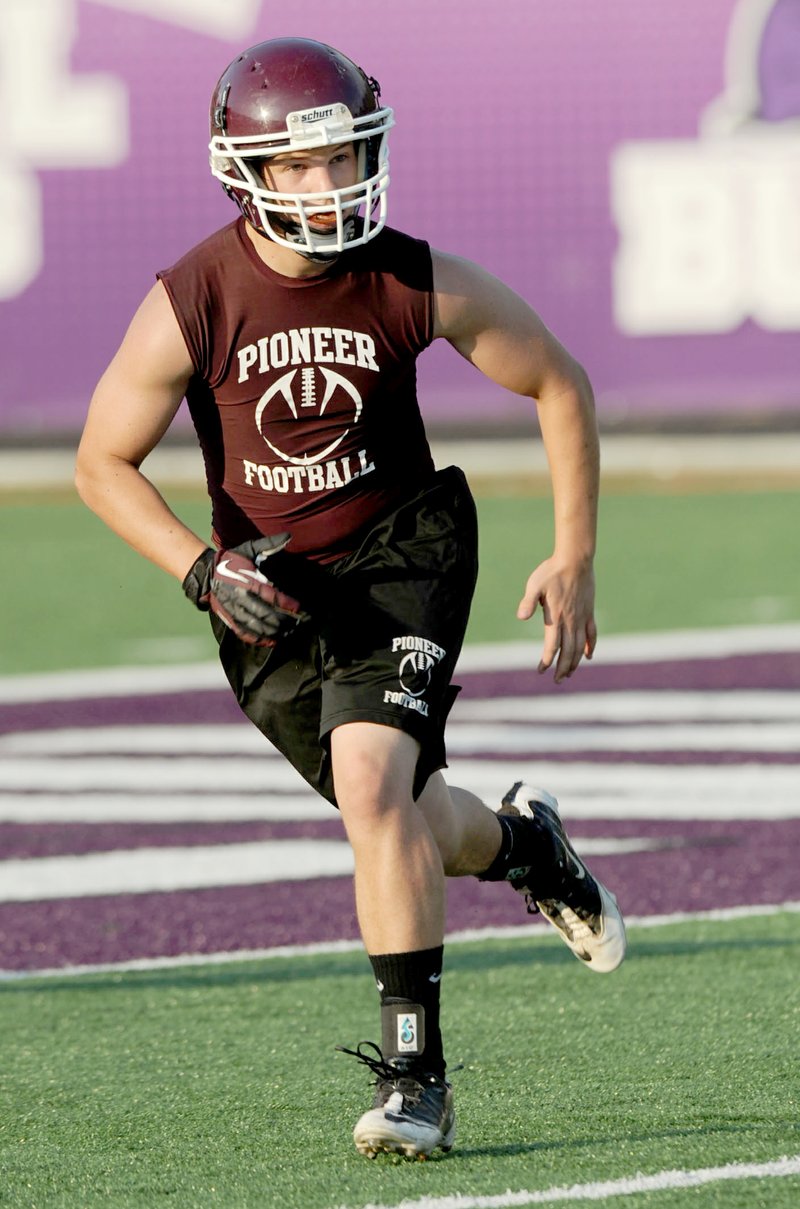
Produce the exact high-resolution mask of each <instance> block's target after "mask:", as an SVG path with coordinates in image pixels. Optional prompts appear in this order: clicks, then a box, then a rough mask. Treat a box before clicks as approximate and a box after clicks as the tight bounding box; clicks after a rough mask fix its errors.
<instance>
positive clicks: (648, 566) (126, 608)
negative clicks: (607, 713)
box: [0, 491, 800, 675]
mask: <svg viewBox="0 0 800 1209" xmlns="http://www.w3.org/2000/svg"><path fill="white" fill-rule="evenodd" d="M170 500H171V502H172V503H173V506H174V507H175V509H176V511H177V512H178V513H179V514H180V515H181V517H182V518H183V519H184V520H186V522H187V523H188V524H190V525H192V526H193V527H195V528H196V529H197V530H198V532H200V533H201V534H206V533H207V532H208V507H207V504H206V502H205V500H201V499H200V498H199V497H198V496H196V495H195V496H192V495H181V494H177V495H173V496H171V497H170ZM478 503H479V511H480V519H481V565H482V569H481V576H480V580H479V584H478V591H477V596H476V600H475V605H474V610H473V618H472V623H471V627H470V631H469V635H468V640H469V641H473V642H485V641H501V640H507V639H521V638H524V637H526V636H527V635H528V634H531V636H532V638H534V639H535V640H536V641H538V635H539V633H540V628H539V622H538V620H535V621H534V622H532V623H531V624H530V625H527V626H526V625H525V624H524V623H521V622H519V621H517V619H516V616H515V612H516V606H517V603H518V601H519V598H520V596H521V595H522V590H523V587H524V584H525V580H526V578H527V576H528V574H529V572H530V571H531V570H532V569H533V567H534V566H535V565H536V563H537V562H539V561H540V560H541V559H542V558H544V557H546V556H547V554H549V542H550V540H551V538H550V534H551V522H550V505H549V502H548V501H547V500H546V499H530V498H527V499H526V498H519V497H514V496H512V497H504V498H484V497H480V498H479V501H478ZM796 513H797V496H796V494H795V493H792V492H788V491H783V492H781V491H776V492H748V491H741V492H725V493H720V494H707V493H697V494H693V495H672V494H668V493H663V492H658V493H644V494H635V495H633V494H631V495H626V494H621V495H607V496H606V498H605V500H604V503H603V508H602V520H601V531H600V548H599V553H598V560H597V570H598V624H599V627H600V632H601V635H602V634H603V633H605V634H613V633H634V632H640V631H645V630H674V629H681V628H686V627H714V626H724V625H736V624H740V625H742V624H743V625H749V624H764V623H772V622H781V621H796V620H800V577H798V574H797V554H798V550H797V519H796ZM0 558H1V559H2V565H3V566H4V567H6V568H8V567H15V566H16V567H21V568H24V571H25V574H24V576H23V575H21V574H19V573H18V574H15V575H14V576H13V577H11V578H9V579H7V581H6V590H5V592H4V593H3V596H2V601H1V602H0V623H1V624H2V633H3V635H4V636H5V641H4V642H3V644H2V649H1V650H0V675H8V674H12V673H19V672H28V671H52V670H57V669H68V668H76V667H99V666H106V665H110V664H120V663H122V664H157V663H175V662H180V661H181V660H196V659H209V658H213V657H214V644H213V641H212V639H211V636H210V633H209V631H208V625H207V623H206V621H205V619H204V618H202V617H200V616H198V615H197V614H195V613H193V612H192V610H191V606H190V605H188V604H187V603H186V602H185V601H184V599H183V597H182V595H181V592H180V589H179V588H178V587H177V585H176V584H175V583H174V582H173V581H172V580H170V579H168V578H167V577H166V576H165V575H164V574H163V573H162V572H161V571H159V570H157V569H156V568H155V567H152V566H150V565H149V564H148V563H147V562H145V560H143V559H142V558H140V557H139V556H137V555H136V554H134V553H133V552H132V551H130V550H129V549H128V548H127V547H125V546H124V545H123V544H122V542H120V540H119V539H118V538H116V537H115V536H114V535H113V534H112V533H110V532H109V531H108V530H107V529H106V528H105V527H104V526H103V525H102V524H101V522H100V521H99V520H97V518H96V517H94V516H92V515H91V514H90V513H89V512H88V511H87V510H86V508H84V507H83V505H82V504H80V503H79V502H78V501H77V499H75V498H74V497H69V496H60V495H55V494H54V495H50V496H48V495H46V494H45V495H43V496H42V497H41V498H40V499H39V500H37V501H35V502H33V501H31V500H28V501H27V502H19V501H17V502H14V503H10V502H5V503H2V502H1V501H0Z"/></svg>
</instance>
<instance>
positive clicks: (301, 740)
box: [211, 466, 478, 805]
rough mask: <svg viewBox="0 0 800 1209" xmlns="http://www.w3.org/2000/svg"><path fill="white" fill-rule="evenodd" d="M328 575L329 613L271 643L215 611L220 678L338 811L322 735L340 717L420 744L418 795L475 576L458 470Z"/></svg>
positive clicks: (445, 704)
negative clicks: (240, 633) (258, 643)
mask: <svg viewBox="0 0 800 1209" xmlns="http://www.w3.org/2000/svg"><path fill="white" fill-rule="evenodd" d="M325 571H326V572H329V573H330V574H331V575H332V576H333V580H332V581H331V582H332V584H333V587H334V589H335V593H336V594H337V602H338V604H337V607H336V609H335V610H333V613H332V616H331V617H330V618H325V619H324V620H322V621H319V620H318V621H314V622H308V623H306V624H304V625H301V626H299V627H298V629H297V630H296V631H295V632H294V633H293V634H292V635H291V636H290V637H288V638H285V639H282V640H281V641H280V642H279V643H278V644H277V646H275V647H253V646H248V645H247V644H246V643H243V642H241V641H240V640H239V639H238V638H237V637H236V636H235V635H234V634H233V633H232V632H231V631H230V630H228V629H227V628H226V627H225V626H224V625H223V623H222V622H221V621H219V619H218V618H217V617H215V616H214V614H212V615H211V622H212V626H213V628H214V633H215V636H216V638H217V641H218V643H219V648H220V659H221V661H222V666H223V667H224V669H225V674H226V676H227V677H228V680H229V682H230V684H231V687H232V689H233V691H234V693H235V694H236V698H237V700H238V702H239V705H240V706H241V708H242V710H243V711H244V713H245V714H246V715H247V717H248V718H249V719H250V720H251V722H253V723H254V724H255V725H256V726H257V727H258V729H259V730H260V731H261V732H262V733H263V734H264V735H266V737H267V738H268V739H270V740H271V742H272V743H274V745H275V746H276V747H277V748H278V750H279V751H281V752H282V753H283V754H284V755H285V756H286V757H287V759H288V760H289V761H290V763H291V764H293V765H294V767H295V768H296V769H297V771H298V772H299V773H300V774H301V776H303V777H304V778H305V780H306V781H307V782H308V783H309V784H310V785H312V786H313V787H314V788H315V789H316V790H318V791H319V793H321V794H322V795H323V797H326V798H327V799H328V800H329V801H330V802H332V803H333V804H334V805H336V797H335V794H334V789H333V777H332V770H331V760H330V750H329V742H328V736H329V735H330V732H331V731H332V730H333V729H334V727H336V726H340V725H341V724H342V723H344V722H377V723H381V724H382V725H385V726H393V727H396V728H397V729H399V730H402V731H406V732H407V733H408V734H410V735H412V736H413V737H414V738H415V739H417V740H418V742H419V744H420V756H419V760H418V764H417V769H416V775H415V780H414V794H415V796H419V794H420V793H421V792H422V790H423V789H424V787H425V783H426V781H427V780H428V778H429V777H430V775H431V773H433V772H434V771H435V770H436V769H438V768H443V767H444V766H445V764H446V757H445V745H444V726H445V721H446V718H447V715H448V713H449V711H450V707H451V705H452V703H453V701H454V700H455V697H456V695H457V693H458V688H456V687H455V686H453V685H451V683H450V681H451V678H452V675H453V670H454V668H455V665H456V660H457V659H458V655H459V652H460V650H461V644H462V642H463V638H464V631H465V630H466V626H467V620H468V617H469V610H470V605H471V602H472V595H473V592H474V589H475V580H476V577H477V571H478V542H477V523H476V516H475V505H474V502H473V499H472V495H471V494H470V490H469V487H468V486H467V482H466V479H465V478H464V475H463V473H462V472H461V470H459V469H458V468H457V467H455V466H451V467H448V469H446V470H442V471H438V472H437V473H436V474H435V475H434V477H433V479H432V480H431V483H430V484H429V486H427V487H426V488H425V489H424V490H423V491H421V492H420V493H419V494H417V495H415V496H414V497H413V498H411V499H409V500H408V502H407V503H405V504H403V505H401V507H399V508H398V509H396V511H394V512H392V513H390V514H389V515H388V516H385V517H384V518H383V519H382V520H380V521H379V522H378V523H377V524H376V525H375V526H374V528H373V529H372V530H371V531H370V532H369V533H368V534H367V536H366V537H365V538H364V540H363V541H362V542H361V544H360V546H359V548H358V549H357V550H355V551H354V552H353V553H352V554H348V555H347V556H346V557H345V558H342V559H340V560H339V561H338V562H336V563H334V564H332V565H330V566H328V567H326V568H325ZM301 603H303V602H302V601H301ZM309 607H310V606H309Z"/></svg>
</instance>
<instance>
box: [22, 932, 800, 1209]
mask: <svg viewBox="0 0 800 1209" xmlns="http://www.w3.org/2000/svg"><path fill="white" fill-rule="evenodd" d="M631 942H632V943H631V952H630V959H629V961H628V962H626V964H625V965H624V966H623V967H622V969H621V970H620V971H619V973H617V974H616V975H615V976H614V977H613V978H609V979H605V978H598V977H594V976H592V975H591V974H590V973H589V972H588V971H586V970H582V969H581V968H579V966H578V965H577V963H576V962H575V961H574V959H573V958H572V957H571V956H570V955H569V954H568V953H567V952H566V950H565V949H564V948H563V946H562V945H561V944H560V942H559V940H558V939H557V938H556V937H555V936H551V935H550V933H549V932H547V933H545V932H544V931H542V932H541V933H539V932H537V933H536V934H535V936H534V937H533V938H531V937H524V938H519V939H514V940H504V941H499V940H495V941H491V940H487V941H482V942H480V943H462V944H453V945H451V946H450V948H449V950H448V961H447V965H446V972H445V980H446V985H447V994H446V996H445V1008H444V1026H445V1028H446V1030H447V1033H448V1036H449V1053H450V1055H451V1063H452V1064H455V1063H457V1062H463V1064H464V1067H463V1069H462V1070H460V1071H456V1072H454V1073H453V1074H452V1078H453V1081H454V1085H455V1088H456V1095H457V1105H458V1114H459V1132H458V1137H457V1143H456V1147H455V1149H454V1150H453V1152H452V1153H451V1154H450V1155H449V1156H447V1157H445V1156H439V1157H438V1158H435V1159H433V1160H431V1161H430V1162H428V1163H414V1162H408V1161H401V1160H399V1159H394V1158H390V1157H388V1156H385V1157H382V1158H379V1159H376V1160H375V1161H374V1162H369V1161H368V1160H366V1159H363V1158H361V1157H359V1156H358V1155H357V1154H356V1152H355V1150H354V1149H353V1147H352V1143H351V1141H350V1130H351V1128H352V1125H353V1123H354V1121H355V1119H356V1117H357V1116H359V1115H360V1113H361V1111H363V1109H364V1108H365V1107H367V1100H368V1094H369V1093H368V1086H367V1080H368V1075H367V1072H366V1070H365V1068H362V1067H360V1066H359V1065H358V1064H357V1063H356V1062H355V1061H354V1060H353V1059H351V1058H348V1057H346V1056H344V1055H342V1054H338V1053H336V1052H334V1046H335V1045H337V1044H346V1045H349V1046H352V1045H353V1044H354V1043H355V1042H357V1041H358V1040H360V1039H362V1038H365V1037H370V1036H371V1034H372V1030H373V1028H374V1003H373V996H372V995H370V993H369V987H368V982H369V979H368V978H367V977H366V974H367V965H366V958H365V957H364V956H363V955H362V954H360V953H356V952H354V953H344V954H337V955H330V956H325V957H320V956H316V957H312V956H308V957H300V958H295V959H292V960H291V961H290V960H287V959H284V958H273V959H269V960H262V961H253V962H250V963H241V964H232V965H224V966H209V965H206V966H201V967H195V968H191V967H189V968H178V969H169V970H161V971H158V972H140V973H135V974H127V975H121V974H118V973H113V974H95V975H90V976H83V977H77V978H59V979H57V980H55V981H54V980H52V979H49V980H45V979H34V980H32V981H28V980H25V981H22V982H12V983H6V984H4V985H2V987H1V988H0V1070H2V1072H3V1073H2V1098H3V1105H2V1112H0V1204H1V1205H7V1206H13V1207H14V1209H17V1207H20V1209H21V1207H22V1206H25V1207H26V1209H28V1207H30V1209H33V1207H34V1206H36V1207H37V1209H38V1207H45V1206H46V1207H48V1209H49V1207H53V1209H55V1207H58V1209H93V1207H95V1206H96V1207H97V1209H123V1207H124V1209H154V1207H156V1206H161V1205H165V1206H166V1205H172V1206H175V1207H176V1209H195V1207H196V1209H206V1207H207V1206H210V1205H214V1206H220V1207H223V1206H224V1207H230V1209H249V1207H252V1209H271V1207H273V1206H274V1207H275V1209H278V1207H280V1209H324V1207H333V1206H340V1205H341V1206H348V1207H357V1206H358V1207H360V1206H365V1205H368V1204H375V1205H382V1206H383V1205H385V1206H396V1205H397V1204H398V1203H399V1202H401V1201H404V1200H410V1201H411V1202H412V1203H413V1204H423V1205H425V1206H428V1207H429V1209H435V1205H436V1202H435V1200H432V1199H431V1200H424V1201H422V1202H420V1201H419V1200H418V1198H422V1197H427V1198H436V1197H445V1196H453V1195H454V1194H456V1193H458V1194H460V1195H461V1196H462V1197H467V1196H469V1197H474V1196H476V1195H479V1194H482V1195H484V1196H486V1197H498V1196H500V1195H501V1194H503V1193H504V1192H505V1191H506V1190H511V1191H512V1192H514V1191H516V1192H519V1191H520V1190H528V1191H535V1190H543V1189H548V1188H551V1187H553V1186H564V1185H567V1186H571V1185H572V1184H585V1183H586V1184H592V1183H596V1182H597V1181H603V1180H617V1179H623V1178H629V1177H632V1176H634V1175H636V1174H637V1173H643V1174H655V1173H659V1172H664V1171H672V1170H675V1169H689V1170H694V1169H698V1168H707V1167H715V1166H721V1165H725V1164H731V1163H737V1162H741V1161H743V1160H746V1161H747V1162H748V1163H758V1162H765V1161H769V1160H775V1159H778V1158H780V1157H782V1156H785V1155H797V1154H798V1153H800V1113H798V1108H799V1107H800V1106H799V1105H798V1090H799V1089H798V1080H797V1037H798V1012H799V1011H800V1002H798V996H797V968H798V960H797V959H798V933H797V916H796V915H790V914H784V915H774V916H760V917H759V916H756V917H751V918H747V919H742V920H738V921H735V922H734V921H727V922H710V921H705V922H695V923H684V924H671V925H668V926H660V927H649V928H641V927H639V928H634V929H632V936H631ZM767 988H768V989H769V993H768V994H766V993H765V991H766V989H767ZM489 1003H490V1004H491V1007H490V1008H488V1009H487V1010H483V1008H482V1006H481V1005H482V1004H489ZM472 1203H473V1202H472V1201H470V1204H472ZM502 1203H503V1202H502V1200H501V1201H496V1200H490V1201H487V1202H486V1204H487V1206H489V1207H491V1206H492V1205H495V1204H496V1205H502ZM506 1203H508V1204H509V1205H511V1204H524V1203H526V1202H525V1201H523V1200H519V1199H518V1200H515V1201H508V1202H506ZM570 1203H572V1202H570ZM605 1203H609V1202H605ZM613 1203H614V1204H615V1205H624V1206H625V1207H626V1209H643V1207H644V1206H648V1207H657V1209H685V1207H690V1209H707V1207H711V1206H714V1207H715V1209H716V1207H724V1209H734V1207H737V1209H756V1207H759V1206H769V1207H770V1209H795V1207H796V1206H797V1205H798V1204H800V1175H799V1176H790V1177H788V1178H782V1179H772V1180H770V1179H763V1180H753V1179H751V1180H743V1181H731V1182H727V1183H721V1182H716V1183H711V1184H708V1185H706V1186H705V1187H699V1188H696V1189H693V1190H691V1191H690V1192H689V1191H687V1190H682V1191H681V1190H673V1191H669V1190H665V1191H659V1192H648V1193H643V1194H637V1195H631V1196H626V1197H624V1198H616V1199H614V1201H613ZM458 1204H459V1202H458V1201H456V1200H452V1201H448V1202H447V1203H446V1209H457V1205H458Z"/></svg>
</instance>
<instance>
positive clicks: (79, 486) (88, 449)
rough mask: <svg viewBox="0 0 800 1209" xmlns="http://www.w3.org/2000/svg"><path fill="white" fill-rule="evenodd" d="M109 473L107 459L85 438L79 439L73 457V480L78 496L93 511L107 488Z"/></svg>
mask: <svg viewBox="0 0 800 1209" xmlns="http://www.w3.org/2000/svg"><path fill="white" fill-rule="evenodd" d="M110 475H111V469H110V465H109V460H108V459H107V458H104V457H102V456H101V455H100V454H99V453H98V452H97V451H96V450H95V449H93V448H92V446H91V445H89V444H88V443H87V442H86V441H85V440H84V441H81V444H80V446H79V447H78V453H77V456H76V458H75V473H74V480H73V481H74V483H75V490H76V491H77V493H78V495H79V497H80V498H81V500H82V501H83V502H84V504H86V506H87V508H91V510H92V511H93V512H96V511H97V504H98V501H99V500H100V498H101V497H102V496H103V495H104V494H105V493H106V492H107V490H108V485H109V479H110Z"/></svg>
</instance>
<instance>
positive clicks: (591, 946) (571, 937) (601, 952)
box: [497, 781, 627, 974]
mask: <svg viewBox="0 0 800 1209" xmlns="http://www.w3.org/2000/svg"><path fill="white" fill-rule="evenodd" d="M497 813H498V814H513V815H518V816H519V817H520V818H525V819H530V820H531V824H532V826H534V827H536V828H537V829H538V832H539V835H538V837H537V847H542V848H544V850H545V851H547V848H549V849H550V851H551V852H552V864H550V866H549V867H546V866H542V867H539V868H536V869H535V870H534V869H525V870H524V871H523V870H520V874H521V876H519V877H512V878H511V879H510V880H511V885H512V886H513V887H514V889H515V890H517V891H518V892H519V893H520V894H524V896H525V901H526V903H527V905H528V911H529V912H530V913H531V914H533V915H535V914H536V912H537V911H540V912H541V913H542V915H543V916H544V918H545V919H546V920H547V921H548V922H549V923H551V924H552V925H553V927H554V928H557V929H558V931H559V933H560V934H561V938H562V940H563V941H564V942H565V943H566V944H567V945H568V947H569V948H570V949H571V950H572V952H573V953H574V954H575V956H576V957H577V958H579V960H580V961H583V962H585V964H586V965H587V966H588V967H589V969H590V970H595V971H596V972H597V973H598V974H610V973H611V971H612V970H616V968H617V966H618V965H620V964H621V962H622V959H623V958H624V956H625V948H626V943H627V942H626V939H625V924H624V922H623V919H622V915H621V913H620V910H619V907H618V906H617V900H616V899H615V897H614V895H613V894H612V893H611V891H610V890H607V889H606V888H605V886H604V885H603V884H602V883H601V882H599V881H597V880H596V878H594V877H592V875H591V873H590V872H589V870H588V869H587V868H586V866H585V865H584V863H583V861H582V860H581V859H580V857H579V856H578V854H577V853H576V851H575V849H574V848H573V847H572V844H571V843H570V842H569V838H568V836H567V833H566V831H565V830H564V825H563V823H562V822H561V816H560V815H559V813H558V802H557V801H556V799H555V798H554V797H553V795H552V794H550V793H548V792H547V791H546V790H545V789H531V788H530V787H529V786H528V785H523V783H522V782H521V781H517V783H516V785H513V786H512V787H511V789H510V790H509V791H508V793H507V794H506V796H505V797H504V798H503V801H502V804H501V806H500V809H499V810H498V812H497Z"/></svg>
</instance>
